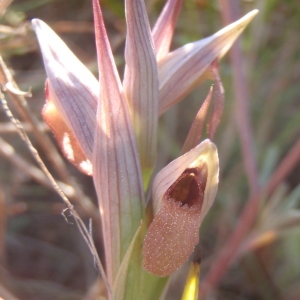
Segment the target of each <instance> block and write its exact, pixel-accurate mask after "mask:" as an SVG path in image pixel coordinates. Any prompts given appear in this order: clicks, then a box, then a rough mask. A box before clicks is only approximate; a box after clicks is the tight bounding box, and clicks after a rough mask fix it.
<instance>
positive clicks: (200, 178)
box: [143, 140, 219, 276]
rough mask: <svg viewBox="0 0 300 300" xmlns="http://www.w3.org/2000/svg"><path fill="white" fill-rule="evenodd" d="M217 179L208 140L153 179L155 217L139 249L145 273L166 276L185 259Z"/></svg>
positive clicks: (214, 154)
mask: <svg viewBox="0 0 300 300" xmlns="http://www.w3.org/2000/svg"><path fill="white" fill-rule="evenodd" d="M218 176H219V160H218V153H217V149H216V146H215V145H214V144H213V143H212V142H211V141H210V140H205V141H203V142H202V143H200V144H199V145H198V146H196V147H195V148H193V149H192V150H190V151H189V152H187V153H185V154H184V155H182V156H181V157H179V158H177V159H175V160H173V161H172V162H171V163H170V164H169V165H167V166H166V167H165V168H163V169H162V170H161V171H160V172H159V173H158V174H157V175H156V177H155V179H154V182H153V190H152V195H153V199H154V203H153V208H154V214H155V217H154V219H153V221H152V223H151V225H150V227H149V229H148V232H147V235H146V238H145V242H144V247H143V256H144V267H145V269H146V270H148V271H149V272H151V273H153V274H155V275H158V276H168V275H170V274H172V273H173V272H174V271H175V270H176V269H178V268H179V267H180V266H181V265H182V264H183V263H184V262H185V261H186V260H187V259H188V257H189V256H190V255H191V253H192V252H193V249H194V247H195V246H196V245H197V244H198V242H199V227H200V224H201V222H202V221H203V219H204V217H205V215H206V214H207V212H208V211H209V209H210V207H211V205H212V204H213V201H214V199H215V195H216V192H217V187H218V181H219V178H218Z"/></svg>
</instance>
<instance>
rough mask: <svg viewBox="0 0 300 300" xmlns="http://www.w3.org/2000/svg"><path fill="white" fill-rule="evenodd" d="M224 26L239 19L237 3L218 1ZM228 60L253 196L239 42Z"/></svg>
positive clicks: (255, 181) (254, 175)
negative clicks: (229, 61) (230, 65)
mask: <svg viewBox="0 0 300 300" xmlns="http://www.w3.org/2000/svg"><path fill="white" fill-rule="evenodd" d="M219 2H220V5H221V8H222V15H223V19H224V23H225V25H227V24H230V23H232V22H233V21H235V20H236V19H238V17H239V7H238V2H237V1H229V0H219ZM229 55H230V59H231V62H232V68H233V87H234V95H235V100H236V105H235V107H236V111H235V117H236V123H237V130H238V134H239V138H240V143H241V147H242V153H243V159H244V164H245V169H246V174H247V178H248V182H249V187H250V194H251V195H254V194H255V192H256V191H257V190H258V188H259V182H258V176H257V167H256V162H255V156H254V150H253V137H252V130H251V126H250V121H249V108H248V98H249V97H248V87H247V82H246V78H245V74H244V71H243V61H244V58H243V54H242V51H241V47H240V44H239V40H237V42H236V43H235V44H234V45H233V46H232V48H231V50H230V52H229Z"/></svg>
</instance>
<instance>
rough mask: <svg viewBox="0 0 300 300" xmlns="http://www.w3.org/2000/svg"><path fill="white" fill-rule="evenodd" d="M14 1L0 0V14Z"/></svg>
mask: <svg viewBox="0 0 300 300" xmlns="http://www.w3.org/2000/svg"><path fill="white" fill-rule="evenodd" d="M11 3H12V0H0V16H1V15H2V14H3V13H4V11H5V9H6V8H7V7H8V6H9V5H10V4H11Z"/></svg>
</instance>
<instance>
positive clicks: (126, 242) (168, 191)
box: [32, 0, 257, 299]
mask: <svg viewBox="0 0 300 300" xmlns="http://www.w3.org/2000/svg"><path fill="white" fill-rule="evenodd" d="M181 4H182V0H168V1H167V3H166V6H165V8H164V9H163V12H162V14H161V16H160V17H159V19H158V21H157V23H156V25H155V26H154V29H153V30H152V31H151V28H150V25H149V21H148V17H147V13H146V8H145V4H144V1H141V0H125V12H126V22H127V38H126V48H125V61H126V66H125V73H124V79H123V82H122V81H121V79H120V77H119V74H118V72H117V68H116V65H115V62H114V58H113V54H112V50H111V48H110V44H109V40H108V37H107V33H106V29H105V25H104V22H103V16H102V12H101V9H100V5H99V3H98V1H97V0H93V11H94V21H95V34H96V47H97V57H98V67H99V81H98V80H97V79H96V78H95V77H94V76H93V75H92V73H91V72H90V71H89V70H88V69H87V68H86V67H85V66H84V65H83V64H82V63H81V62H80V61H79V60H78V58H77V57H76V56H75V55H74V54H73V53H72V52H71V50H70V49H69V48H68V47H67V46H66V44H65V43H64V42H63V41H62V40H61V39H60V38H59V37H58V36H57V35H56V34H55V33H54V32H53V31H52V30H51V29H50V27H48V26H47V25H46V24H45V23H44V22H43V21H41V20H37V19H34V20H33V21H32V24H33V28H34V30H35V32H36V34H37V37H38V41H39V44H40V47H41V51H42V55H43V59H44V64H45V69H46V73H47V77H48V79H47V83H46V99H47V102H46V105H45V108H44V110H43V117H44V119H45V121H46V122H47V123H48V124H49V126H50V127H51V129H52V131H53V132H54V134H55V136H56V138H57V140H58V143H59V145H60V146H61V148H62V149H63V152H64V154H65V155H66V157H67V158H68V159H69V160H70V161H71V162H72V163H74V164H75V165H76V166H77V167H78V168H79V169H80V170H81V171H82V172H84V173H85V174H88V175H91V176H93V180H94V184H95V188H96V192H97V197H98V201H99V209H100V214H101V220H102V225H103V226H102V227H103V228H102V229H103V236H104V245H105V259H106V272H107V276H108V280H109V283H110V284H111V285H112V286H113V290H114V297H115V299H148V298H149V299H156V298H155V297H154V296H153V295H152V297H151V296H149V295H148V296H147V297H148V298H147V297H146V296H145V295H144V294H143V293H145V291H146V290H148V291H149V290H150V289H155V285H157V282H158V281H159V280H156V279H153V278H154V277H151V278H152V279H151V280H150V279H149V278H150V277H147V276H148V275H149V274H148V273H147V272H146V271H145V270H144V269H143V267H142V266H144V268H145V269H147V270H148V271H149V272H151V273H152V274H154V275H157V276H169V275H170V274H172V273H173V272H174V271H175V270H176V269H177V268H179V267H180V266H181V265H182V264H183V263H184V262H185V261H186V260H187V259H188V257H189V255H190V254H191V252H192V251H193V249H194V247H195V245H196V244H197V243H198V241H199V237H198V231H199V227H200V224H201V222H202V220H203V218H204V216H205V215H206V214H207V212H208V210H209V208H210V206H211V205H212V203H213V201H214V198H215V194H216V191H217V185H218V154H217V148H216V146H215V145H214V144H213V143H212V142H211V141H210V140H205V141H203V142H202V143H200V144H199V145H194V148H193V149H191V150H190V151H188V152H186V153H185V154H183V155H182V156H180V157H178V158H177V159H175V160H174V161H173V162H171V163H170V164H169V165H168V166H166V167H165V168H163V169H162V170H161V171H160V172H159V173H158V174H157V175H156V177H155V178H154V181H153V184H152V187H149V185H150V184H151V180H150V179H151V177H152V173H153V169H154V166H155V161H156V156H157V126H158V119H159V116H160V115H161V114H162V113H164V112H165V111H166V110H167V109H168V108H169V107H171V106H172V105H174V104H175V103H177V102H179V101H181V100H182V99H183V98H184V97H185V95H187V94H188V93H189V92H190V91H191V90H192V89H193V88H195V87H196V86H197V85H198V84H199V83H200V82H201V81H202V80H204V79H205V76H206V73H207V71H208V69H209V68H210V66H211V64H212V63H213V61H215V60H219V59H220V58H221V57H223V56H224V55H225V53H226V52H227V51H228V49H229V48H230V47H231V45H232V44H233V42H234V41H235V40H236V39H237V37H238V36H239V35H240V34H241V32H242V31H243V30H244V28H245V27H246V26H247V24H248V23H249V22H250V21H251V20H252V18H253V17H254V16H255V14H256V13H257V11H253V12H250V13H249V14H247V15H246V16H244V17H243V18H241V19H240V20H238V21H236V22H235V23H233V24H231V25H229V26H227V27H225V28H223V29H222V30H220V31H219V32H217V33H215V34H214V35H212V36H210V37H207V38H205V39H203V40H200V41H196V42H193V43H190V44H187V45H185V46H183V47H181V48H179V49H177V50H174V51H171V52H170V43H171V40H172V36H173V32H174V28H175V24H176V20H177V17H178V15H179V11H180V7H181ZM149 188H151V189H152V203H153V211H154V219H153V222H152V224H151V225H150V226H149V230H148V233H147V234H146V231H147V222H146V221H145V220H146V219H147V218H146V216H145V214H146V205H147V203H146V200H145V191H146V190H147V189H149ZM151 189H150V190H151ZM145 236H146V237H145ZM144 238H145V241H144ZM142 244H143V250H142ZM143 274H144V275H143ZM145 274H146V275H145ZM147 274H148V275H147ZM146 277H147V278H148V279H147V280H145V278H146ZM146 281H147V282H146ZM135 286H140V288H135ZM158 290H159V291H161V289H158ZM111 297H113V296H112V295H111ZM157 297H158V296H157Z"/></svg>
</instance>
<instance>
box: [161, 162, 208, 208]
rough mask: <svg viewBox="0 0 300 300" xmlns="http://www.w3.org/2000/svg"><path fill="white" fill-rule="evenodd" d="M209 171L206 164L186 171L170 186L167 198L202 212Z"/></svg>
mask: <svg viewBox="0 0 300 300" xmlns="http://www.w3.org/2000/svg"><path fill="white" fill-rule="evenodd" d="M207 171H208V170H207V165H206V164H205V163H203V164H201V165H200V166H199V167H196V168H188V169H186V170H185V171H184V172H183V173H182V174H181V175H180V177H179V178H178V179H177V180H176V181H175V182H174V183H173V184H172V185H171V186H170V188H169V189H168V190H167V192H166V194H165V197H166V198H169V199H171V200H173V201H176V202H179V203H180V205H181V206H188V207H189V208H195V209H197V210H199V211H200V210H201V207H202V203H203V198H204V192H205V187H206V182H207Z"/></svg>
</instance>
